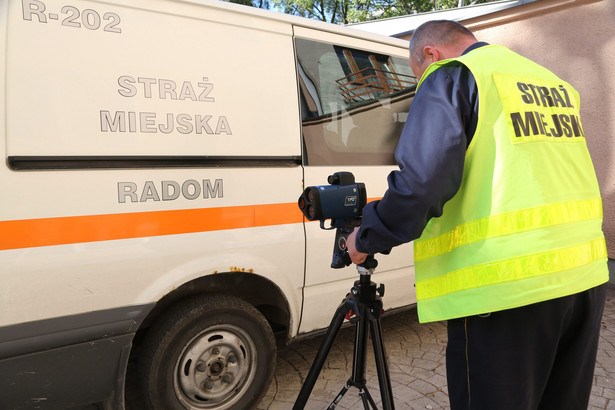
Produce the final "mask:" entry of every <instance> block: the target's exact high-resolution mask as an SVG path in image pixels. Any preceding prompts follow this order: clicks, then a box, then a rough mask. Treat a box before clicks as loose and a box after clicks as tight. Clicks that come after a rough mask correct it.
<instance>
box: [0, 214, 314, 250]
mask: <svg viewBox="0 0 615 410" xmlns="http://www.w3.org/2000/svg"><path fill="white" fill-rule="evenodd" d="M302 221H303V214H302V213H301V211H300V210H299V207H298V206H297V204H296V203H284V204H267V205H248V206H234V207H222V208H204V209H185V210H174V211H155V212H136V213H124V214H105V215H88V216H69V217H60V218H43V219H25V220H16V221H1V222H0V250H5V249H19V248H32V247H37V246H51V245H66V244H72V243H82V242H97V241H108V240H114V239H130V238H142V237H148V236H162V235H175V234H183V233H195V232H209V231H219V230H224V229H237V228H252V227H258V226H271V225H283V224H293V223H301V222H302Z"/></svg>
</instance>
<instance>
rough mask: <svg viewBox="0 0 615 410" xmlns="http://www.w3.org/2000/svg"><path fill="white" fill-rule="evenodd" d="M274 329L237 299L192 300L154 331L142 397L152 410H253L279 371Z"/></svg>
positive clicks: (146, 348)
mask: <svg viewBox="0 0 615 410" xmlns="http://www.w3.org/2000/svg"><path fill="white" fill-rule="evenodd" d="M275 356H276V345H275V340H274V337H273V332H272V331H271V327H270V326H269V324H268V323H267V321H266V320H265V318H264V317H263V315H262V314H261V313H260V312H259V311H258V310H256V309H255V308H254V307H253V306H252V305H250V304H248V303H246V302H244V301H243V300H241V299H238V298H235V297H231V296H207V297H204V296H203V297H198V298H194V299H190V300H187V301H186V302H183V303H181V304H179V305H177V306H175V307H174V308H173V309H172V310H171V311H169V312H168V314H166V315H165V316H164V317H163V318H162V319H161V320H160V321H158V323H157V324H156V325H155V326H154V327H152V328H151V329H150V331H149V334H148V335H147V338H146V340H145V341H144V345H143V350H142V353H141V357H140V358H139V368H140V379H141V387H142V392H141V393H142V396H143V398H144V401H145V403H146V405H147V406H148V407H149V408H151V409H216V410H222V409H247V408H250V407H252V406H254V405H255V404H256V403H258V400H259V399H260V397H261V396H262V394H264V393H265V391H266V389H267V387H268V386H269V383H270V382H271V378H272V377H273V371H274V368H275Z"/></svg>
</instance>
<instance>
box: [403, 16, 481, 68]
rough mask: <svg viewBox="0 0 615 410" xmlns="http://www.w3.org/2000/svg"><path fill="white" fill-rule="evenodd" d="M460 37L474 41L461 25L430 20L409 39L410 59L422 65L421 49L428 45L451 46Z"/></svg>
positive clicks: (471, 35)
mask: <svg viewBox="0 0 615 410" xmlns="http://www.w3.org/2000/svg"><path fill="white" fill-rule="evenodd" d="M460 37H469V38H472V39H474V40H476V37H474V34H472V32H471V31H470V30H468V29H467V28H466V27H464V26H463V25H462V24H461V23H458V22H456V21H451V20H432V21H428V22H426V23H423V24H421V25H420V26H418V27H417V28H416V29H415V30H414V32H413V33H412V38H411V39H410V58H412V59H414V61H415V62H417V63H418V64H423V61H425V56H424V55H423V48H424V47H425V46H428V45H432V46H441V45H452V44H454V43H455V42H456V41H458V40H459V38H460Z"/></svg>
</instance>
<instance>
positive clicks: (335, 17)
mask: <svg viewBox="0 0 615 410" xmlns="http://www.w3.org/2000/svg"><path fill="white" fill-rule="evenodd" d="M229 1H231V2H232V3H239V4H245V5H248V6H253V7H258V8H264V9H273V10H277V11H282V12H284V13H286V14H292V15H295V16H301V17H307V18H311V19H315V20H322V21H326V22H329V23H342V24H348V23H357V22H361V21H368V20H377V19H383V18H389V17H397V16H405V15H408V14H414V13H423V12H428V11H436V10H444V9H450V8H455V7H461V6H467V5H470V4H478V3H489V2H492V1H495V0H229Z"/></svg>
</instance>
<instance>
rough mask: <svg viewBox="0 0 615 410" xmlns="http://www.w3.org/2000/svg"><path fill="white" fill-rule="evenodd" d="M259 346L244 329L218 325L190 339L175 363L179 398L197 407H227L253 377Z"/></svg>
mask: <svg viewBox="0 0 615 410" xmlns="http://www.w3.org/2000/svg"><path fill="white" fill-rule="evenodd" d="M255 370H256V347H255V346H254V342H253V341H252V338H251V337H250V336H249V335H248V333H247V332H245V331H244V330H243V329H240V328H238V327H237V326H232V325H218V326H215V327H211V328H208V329H205V330H204V331H203V332H202V333H200V334H199V335H197V336H196V337H195V338H194V339H192V340H191V341H190V343H188V344H187V345H186V347H185V348H184V350H183V351H182V352H181V354H180V356H179V360H178V361H177V363H176V365H175V375H176V377H175V380H174V388H175V394H176V395H177V398H178V399H179V400H180V401H181V402H182V404H184V405H185V406H187V407H188V408H194V409H208V408H214V407H215V408H216V409H226V408H230V407H231V406H232V405H233V404H235V403H236V402H237V401H238V400H239V398H240V397H241V396H242V395H243V393H244V392H245V390H246V389H247V388H248V387H249V385H250V383H251V382H252V380H253V379H254V372H255Z"/></svg>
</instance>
